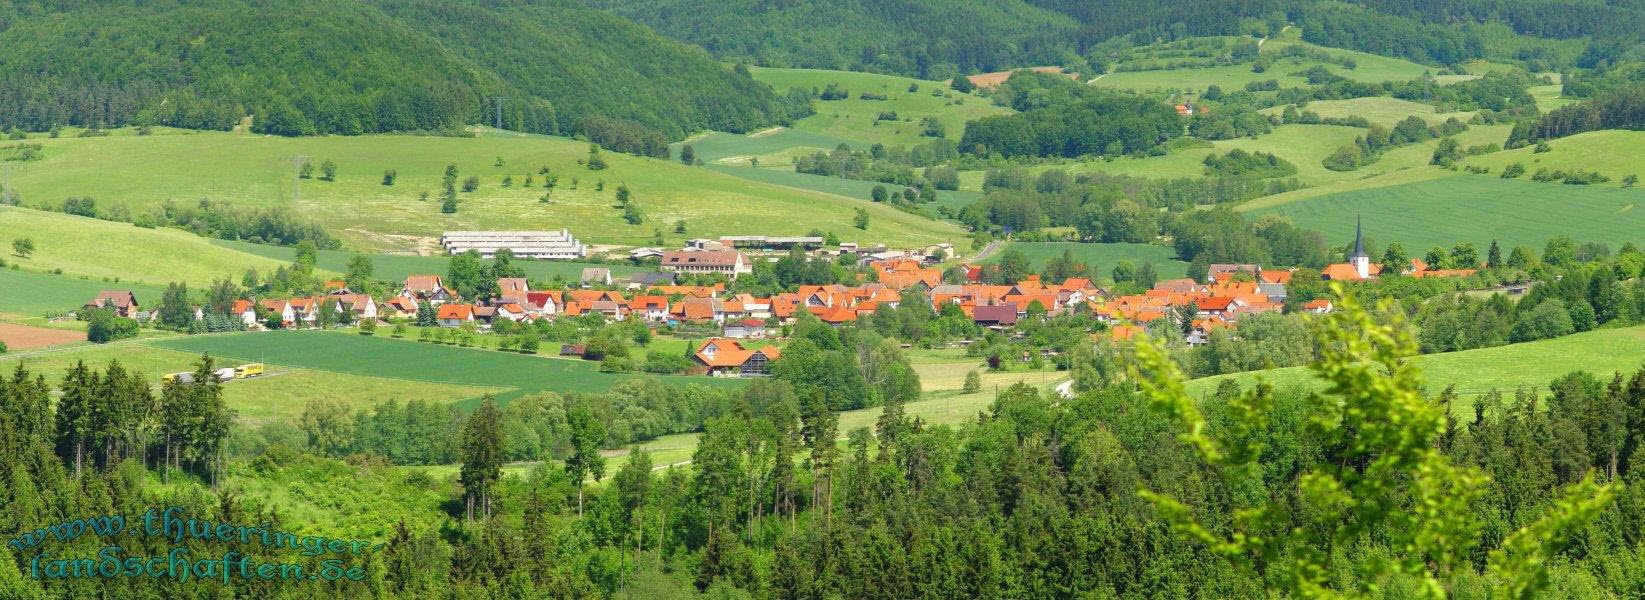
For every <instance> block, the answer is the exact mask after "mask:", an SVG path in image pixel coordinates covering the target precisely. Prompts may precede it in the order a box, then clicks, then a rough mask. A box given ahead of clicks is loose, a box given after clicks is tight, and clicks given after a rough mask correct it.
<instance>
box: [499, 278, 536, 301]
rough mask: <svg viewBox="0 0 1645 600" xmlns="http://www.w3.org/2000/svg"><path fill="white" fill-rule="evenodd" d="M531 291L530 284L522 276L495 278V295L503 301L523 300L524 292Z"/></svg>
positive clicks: (524, 298)
mask: <svg viewBox="0 0 1645 600" xmlns="http://www.w3.org/2000/svg"><path fill="white" fill-rule="evenodd" d="M529 293H531V285H530V284H528V283H526V281H525V278H524V277H501V278H498V279H497V297H498V298H500V299H502V301H503V302H513V303H516V304H518V303H521V302H525V300H526V294H529Z"/></svg>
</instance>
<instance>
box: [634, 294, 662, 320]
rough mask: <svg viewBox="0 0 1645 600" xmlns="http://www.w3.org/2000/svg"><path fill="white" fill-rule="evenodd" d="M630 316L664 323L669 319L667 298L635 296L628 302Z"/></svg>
mask: <svg viewBox="0 0 1645 600" xmlns="http://www.w3.org/2000/svg"><path fill="white" fill-rule="evenodd" d="M628 314H630V315H632V316H634V317H635V318H638V319H644V320H646V321H652V322H656V321H663V320H666V319H668V297H667V296H643V295H639V296H634V299H633V300H629V301H628Z"/></svg>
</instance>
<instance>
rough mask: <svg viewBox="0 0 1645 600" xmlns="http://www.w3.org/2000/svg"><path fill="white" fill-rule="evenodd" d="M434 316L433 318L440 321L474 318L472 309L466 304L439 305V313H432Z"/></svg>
mask: <svg viewBox="0 0 1645 600" xmlns="http://www.w3.org/2000/svg"><path fill="white" fill-rule="evenodd" d="M434 316H435V318H438V319H442V320H443V319H463V320H468V319H472V318H474V307H473V306H470V305H468V304H441V305H440V308H439V311H438V312H436V313H434Z"/></svg>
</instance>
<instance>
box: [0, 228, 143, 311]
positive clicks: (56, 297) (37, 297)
mask: <svg viewBox="0 0 1645 600" xmlns="http://www.w3.org/2000/svg"><path fill="white" fill-rule="evenodd" d="M5 214H7V213H0V215H5ZM0 218H3V217H0ZM103 290H131V291H132V293H133V294H135V295H136V296H137V301H138V302H139V303H150V302H158V301H159V300H160V296H161V293H162V292H164V291H165V287H164V286H157V285H148V284H141V283H135V282H131V281H119V282H116V281H103V280H101V279H91V278H85V279H82V278H80V277H78V276H73V275H53V274H50V273H35V272H32V271H23V270H18V269H10V268H6V269H0V315H12V316H17V317H37V316H41V315H44V314H46V313H61V312H67V311H71V310H75V309H78V308H80V307H81V306H84V305H85V304H86V302H88V301H90V300H91V299H92V298H96V297H97V293H98V292H101V291H103Z"/></svg>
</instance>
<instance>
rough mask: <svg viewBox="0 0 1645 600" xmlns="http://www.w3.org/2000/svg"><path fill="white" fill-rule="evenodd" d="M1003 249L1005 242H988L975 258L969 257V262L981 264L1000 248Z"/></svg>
mask: <svg viewBox="0 0 1645 600" xmlns="http://www.w3.org/2000/svg"><path fill="white" fill-rule="evenodd" d="M1004 247H1005V242H1002V241H999V240H995V241H992V242H988V245H987V246H983V247H982V251H981V252H978V253H977V255H976V256H973V257H971V262H974V263H979V262H982V261H984V260H987V259H988V257H990V256H993V255H994V253H995V252H999V251H1000V248H1004Z"/></svg>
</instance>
